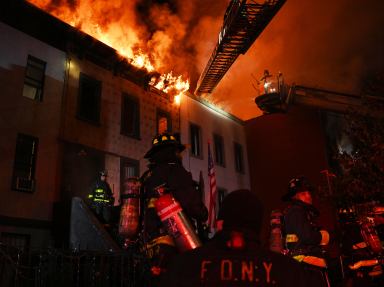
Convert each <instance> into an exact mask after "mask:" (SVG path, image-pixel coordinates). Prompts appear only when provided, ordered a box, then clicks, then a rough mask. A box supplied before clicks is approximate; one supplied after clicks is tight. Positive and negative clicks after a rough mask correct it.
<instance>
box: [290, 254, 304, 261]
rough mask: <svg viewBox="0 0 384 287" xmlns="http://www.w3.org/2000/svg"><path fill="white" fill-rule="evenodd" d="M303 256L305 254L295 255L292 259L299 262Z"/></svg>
mask: <svg viewBox="0 0 384 287" xmlns="http://www.w3.org/2000/svg"><path fill="white" fill-rule="evenodd" d="M304 257H305V255H296V256H293V259H295V260H297V261H299V262H301V261H303V260H304Z"/></svg>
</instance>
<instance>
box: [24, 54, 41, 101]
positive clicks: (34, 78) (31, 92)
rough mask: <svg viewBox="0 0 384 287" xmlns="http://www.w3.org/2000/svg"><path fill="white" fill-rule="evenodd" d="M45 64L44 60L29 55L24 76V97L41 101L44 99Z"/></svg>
mask: <svg viewBox="0 0 384 287" xmlns="http://www.w3.org/2000/svg"><path fill="white" fill-rule="evenodd" d="M45 66H46V63H45V62H44V61H42V60H40V59H37V58H35V57H33V56H31V55H28V59H27V67H26V68H25V78H24V89H23V96H24V97H27V98H30V99H32V100H36V101H40V102H41V101H42V100H43V88H44V78H45Z"/></svg>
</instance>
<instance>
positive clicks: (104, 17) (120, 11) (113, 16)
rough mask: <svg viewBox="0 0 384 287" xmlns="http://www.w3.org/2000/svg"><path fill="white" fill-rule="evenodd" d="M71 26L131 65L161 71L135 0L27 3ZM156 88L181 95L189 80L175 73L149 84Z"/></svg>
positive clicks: (149, 70)
mask: <svg viewBox="0 0 384 287" xmlns="http://www.w3.org/2000/svg"><path fill="white" fill-rule="evenodd" d="M27 1H28V2H30V3H32V4H33V5H35V6H37V7H38V8H40V9H42V10H44V11H46V12H48V13H50V14H51V15H53V16H55V17H57V18H59V19H60V20H62V21H64V22H66V23H68V24H69V25H71V26H73V27H76V28H78V29H79V30H81V31H83V32H84V33H87V34H89V35H90V36H92V37H93V38H95V39H98V40H99V41H101V42H103V43H104V44H106V45H108V46H110V47H113V48H114V49H116V51H117V52H118V53H119V54H120V55H121V56H122V57H124V58H127V59H128V61H129V62H130V64H132V65H133V66H135V67H138V68H140V69H141V68H143V69H146V70H147V71H148V72H153V71H155V70H157V69H160V68H161V64H162V63H161V56H162V55H157V54H156V53H152V54H146V53H144V52H142V49H141V48H140V47H144V46H145V45H144V43H142V40H141V38H144V37H142V35H144V34H145V30H144V29H143V28H140V27H139V26H137V25H136V23H135V18H136V15H134V12H133V11H135V7H134V5H135V4H136V3H135V2H136V1H122V0H115V1H94V0H79V1H76V6H75V7H71V6H70V5H69V4H68V3H66V2H65V1H64V3H61V4H59V5H55V6H53V4H52V0H27ZM150 84H151V85H153V86H154V87H155V88H157V89H159V90H161V91H163V92H165V93H172V94H173V95H176V96H177V95H181V94H183V93H185V92H186V91H187V90H188V89H189V80H188V79H187V80H183V79H182V76H178V77H175V76H173V75H172V72H170V73H168V74H163V75H161V76H160V77H159V78H158V79H154V80H153V81H151V82H150Z"/></svg>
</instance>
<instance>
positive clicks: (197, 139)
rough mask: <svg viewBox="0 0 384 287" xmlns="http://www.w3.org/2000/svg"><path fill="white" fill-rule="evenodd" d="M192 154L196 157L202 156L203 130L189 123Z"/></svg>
mask: <svg viewBox="0 0 384 287" xmlns="http://www.w3.org/2000/svg"><path fill="white" fill-rule="evenodd" d="M189 133H190V141H191V154H192V155H193V156H196V157H201V130H200V127H199V126H197V125H194V124H190V125H189Z"/></svg>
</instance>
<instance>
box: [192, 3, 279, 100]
mask: <svg viewBox="0 0 384 287" xmlns="http://www.w3.org/2000/svg"><path fill="white" fill-rule="evenodd" d="M285 1H286V0H261V1H255V0H232V1H231V2H230V4H229V6H228V8H227V10H226V12H225V15H224V23H223V26H222V28H221V31H220V33H219V39H218V42H217V44H216V46H215V49H214V50H213V52H212V55H211V57H210V59H209V61H208V63H207V66H206V67H205V69H204V71H203V73H202V74H201V76H200V78H199V80H198V82H197V86H196V90H195V94H196V95H198V96H200V95H202V94H204V93H212V91H213V89H214V88H215V87H216V86H217V84H218V83H219V82H220V80H221V79H222V78H223V76H224V75H225V73H226V72H227V71H228V70H229V68H230V67H231V65H232V64H233V63H234V62H235V60H236V59H237V57H238V56H239V55H240V54H245V53H246V52H247V50H248V49H249V47H250V46H251V45H252V44H253V42H254V41H255V40H256V39H257V37H258V36H259V35H260V34H261V32H262V31H263V30H264V29H265V27H266V26H267V25H268V23H269V22H270V21H271V20H272V18H273V17H274V16H275V15H276V13H277V12H278V11H279V10H280V8H281V7H282V6H283V4H284V3H285Z"/></svg>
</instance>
